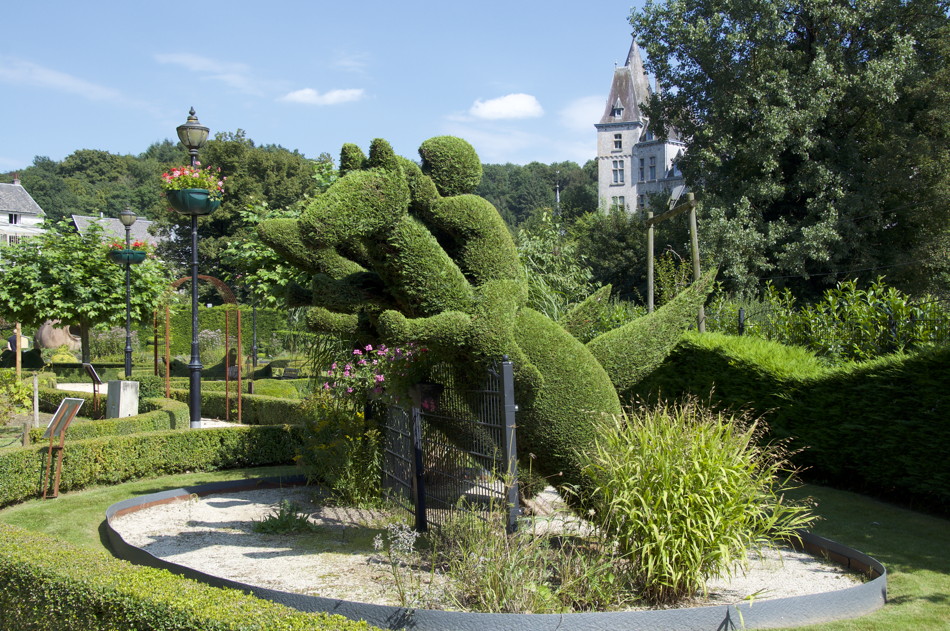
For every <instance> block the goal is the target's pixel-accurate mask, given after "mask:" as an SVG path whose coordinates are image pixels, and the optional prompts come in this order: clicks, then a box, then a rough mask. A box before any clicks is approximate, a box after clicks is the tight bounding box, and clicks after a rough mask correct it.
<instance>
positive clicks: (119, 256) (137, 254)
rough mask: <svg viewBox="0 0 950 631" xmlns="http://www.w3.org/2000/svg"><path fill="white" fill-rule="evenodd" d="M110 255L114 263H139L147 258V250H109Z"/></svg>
mask: <svg viewBox="0 0 950 631" xmlns="http://www.w3.org/2000/svg"><path fill="white" fill-rule="evenodd" d="M108 255H109V258H110V259H112V262H113V263H129V264H131V265H138V264H139V263H141V262H142V261H144V260H145V255H146V252H144V251H143V250H109V252H108Z"/></svg>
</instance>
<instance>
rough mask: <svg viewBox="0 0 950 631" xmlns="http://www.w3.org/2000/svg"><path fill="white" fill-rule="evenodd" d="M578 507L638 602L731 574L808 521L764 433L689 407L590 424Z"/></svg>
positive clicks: (699, 587)
mask: <svg viewBox="0 0 950 631" xmlns="http://www.w3.org/2000/svg"><path fill="white" fill-rule="evenodd" d="M597 425H598V427H597V428H596V430H595V432H594V435H595V437H596V438H595V441H594V446H593V448H592V449H590V450H588V451H587V452H585V453H584V454H582V455H581V457H582V458H583V459H584V468H583V472H584V475H585V476H586V478H587V484H586V489H587V493H585V495H584V497H583V498H582V501H584V502H585V505H586V506H587V507H588V508H589V511H588V512H589V514H590V515H591V518H592V519H593V521H594V522H595V523H596V524H597V525H598V526H599V527H600V528H601V529H602V530H603V532H604V533H605V534H606V535H607V536H609V537H612V538H613V539H615V540H616V542H617V545H619V549H620V551H621V552H622V553H623V554H624V555H625V556H626V558H628V559H629V560H630V562H631V564H632V568H631V569H632V572H633V573H634V575H635V581H636V583H637V584H638V591H639V593H640V595H641V596H642V597H643V598H645V599H646V600H648V601H650V602H652V603H654V604H670V603H674V602H676V601H678V600H680V599H683V598H688V597H691V596H694V595H695V594H697V593H699V592H704V591H705V584H706V581H707V579H710V578H713V577H717V576H731V575H732V574H733V573H734V572H735V571H736V570H737V569H740V568H741V567H742V566H743V565H744V564H745V562H746V561H747V559H748V554H749V552H750V551H753V550H758V549H761V548H765V547H771V546H774V545H775V544H776V543H777V542H780V541H783V540H788V539H794V538H796V537H797V533H796V531H797V529H799V528H804V527H806V526H808V525H809V524H810V523H812V522H813V521H814V519H815V516H814V515H812V514H811V512H810V507H809V506H808V505H805V504H796V503H792V502H790V501H789V500H787V498H785V496H784V493H785V491H786V490H788V489H790V488H794V470H793V469H792V467H791V465H790V464H789V463H788V454H787V452H786V451H785V449H784V448H783V446H782V445H781V444H774V443H773V444H769V445H761V444H760V439H761V438H762V436H763V434H764V432H765V427H764V425H763V424H762V423H761V422H760V421H754V420H752V419H750V418H749V417H748V416H738V417H737V416H730V415H728V414H724V413H717V412H714V411H711V410H709V409H708V408H705V407H703V406H702V405H700V403H699V402H698V401H696V400H689V401H685V402H682V403H678V404H669V403H660V404H658V405H656V406H654V407H652V408H648V409H642V410H636V411H630V412H627V413H626V414H624V415H621V416H617V417H603V418H602V420H599V421H597Z"/></svg>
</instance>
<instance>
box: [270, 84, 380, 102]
mask: <svg viewBox="0 0 950 631" xmlns="http://www.w3.org/2000/svg"><path fill="white" fill-rule="evenodd" d="M364 94H365V92H364V90H362V89H359V88H351V89H348V90H330V91H329V92H326V93H324V94H321V93H319V92H317V91H316V90H314V89H313V88H304V89H302V90H296V91H294V92H290V93H289V94H285V95H284V96H282V97H280V99H278V100H279V101H286V102H288V103H303V104H304V105H339V104H340V103H350V102H352V101H359V100H360V99H362V98H363V96H364Z"/></svg>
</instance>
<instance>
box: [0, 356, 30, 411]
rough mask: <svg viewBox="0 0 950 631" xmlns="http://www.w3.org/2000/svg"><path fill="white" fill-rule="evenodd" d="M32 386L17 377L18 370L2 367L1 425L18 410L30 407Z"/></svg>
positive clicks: (0, 379)
mask: <svg viewBox="0 0 950 631" xmlns="http://www.w3.org/2000/svg"><path fill="white" fill-rule="evenodd" d="M29 404H30V387H29V386H28V385H26V382H24V381H22V380H20V379H17V378H16V371H15V370H12V369H8V368H0V425H3V424H5V423H6V422H7V420H8V419H9V418H10V417H11V416H12V415H13V414H16V413H17V412H25V411H26V410H28V409H29V407H28V406H29Z"/></svg>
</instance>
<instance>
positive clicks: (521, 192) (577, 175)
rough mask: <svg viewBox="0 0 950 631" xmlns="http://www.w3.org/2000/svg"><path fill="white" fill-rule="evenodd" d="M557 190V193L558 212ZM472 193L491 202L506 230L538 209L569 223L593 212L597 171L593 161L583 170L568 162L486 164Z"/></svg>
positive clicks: (595, 199) (595, 208)
mask: <svg viewBox="0 0 950 631" xmlns="http://www.w3.org/2000/svg"><path fill="white" fill-rule="evenodd" d="M557 190H560V193H561V204H560V209H558V207H557V204H556V198H555V192H556V191H557ZM475 193H476V194H477V195H479V196H481V197H484V198H485V199H487V200H488V201H489V202H491V204H492V205H493V206H494V207H495V208H497V209H498V212H499V213H500V214H501V216H502V218H503V219H504V220H505V222H506V223H507V224H508V225H509V226H516V225H518V224H520V223H521V222H523V221H525V220H527V219H528V218H529V217H530V216H531V214H532V212H533V211H536V210H538V209H541V208H551V209H554V210H555V211H558V210H559V211H560V212H559V215H560V218H562V219H565V220H568V221H570V220H573V219H576V218H577V217H579V216H581V215H583V214H584V213H587V212H592V211H595V210H597V169H596V166H595V165H594V162H593V160H591V161H588V163H587V164H585V165H584V166H583V167H580V166H578V165H577V163H575V162H569V161H568V162H555V163H552V164H549V165H548V164H541V163H540V162H532V163H530V164H527V165H524V166H521V165H517V164H511V163H508V164H486V165H484V167H483V174H482V181H481V184H479V186H478V189H476V191H475Z"/></svg>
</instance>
